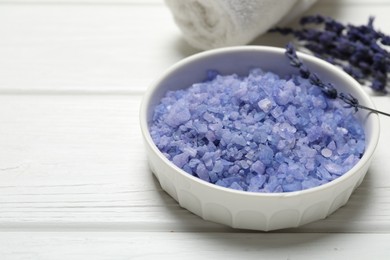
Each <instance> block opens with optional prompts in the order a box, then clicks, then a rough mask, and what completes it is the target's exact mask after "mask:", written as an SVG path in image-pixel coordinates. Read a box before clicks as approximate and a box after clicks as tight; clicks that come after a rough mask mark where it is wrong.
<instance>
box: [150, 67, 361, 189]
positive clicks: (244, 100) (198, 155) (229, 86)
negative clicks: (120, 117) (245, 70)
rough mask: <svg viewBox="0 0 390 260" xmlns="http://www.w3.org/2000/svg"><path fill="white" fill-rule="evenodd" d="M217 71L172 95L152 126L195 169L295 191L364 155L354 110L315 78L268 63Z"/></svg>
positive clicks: (161, 142)
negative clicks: (282, 73) (284, 74)
mask: <svg viewBox="0 0 390 260" xmlns="http://www.w3.org/2000/svg"><path fill="white" fill-rule="evenodd" d="M212 76H213V77H210V78H209V80H208V81H206V82H201V83H196V84H194V85H192V86H191V87H189V88H188V89H185V90H178V91H169V92H168V93H166V95H165V96H164V97H163V98H162V100H161V102H160V104H158V105H157V106H156V108H155V110H154V115H153V120H152V123H151V125H150V133H151V136H152V138H153V140H154V142H155V143H156V146H157V147H158V148H159V149H160V150H161V152H162V153H163V154H164V155H165V156H166V157H167V158H168V159H169V160H171V161H172V162H173V163H174V164H175V165H176V166H178V167H180V168H182V169H183V170H184V171H186V172H188V173H189V174H191V175H193V176H196V177H198V178H200V179H202V180H204V181H207V182H210V183H213V184H216V185H219V186H223V187H227V188H231V189H235V190H243V191H250V192H291V191H297V190H302V189H308V188H312V187H316V186H319V185H322V184H325V183H327V182H329V181H332V180H334V179H335V178H338V177H339V176H340V175H342V174H344V173H345V172H346V171H348V170H349V169H351V168H352V167H353V166H354V165H355V164H356V163H357V161H358V160H359V159H360V158H361V156H362V154H363V152H364V131H363V128H362V126H361V125H360V123H359V122H358V120H357V119H356V118H355V117H354V115H353V113H354V111H353V109H348V108H345V107H343V105H342V104H340V103H339V101H338V100H330V99H327V98H326V97H324V96H323V94H322V92H321V91H320V90H319V89H318V87H317V86H313V85H311V84H310V83H309V82H308V81H307V80H305V79H302V78H300V77H299V76H296V75H292V76H291V77H290V78H287V79H281V78H279V77H278V75H276V74H274V73H270V72H263V71H262V70H261V69H254V70H252V71H251V72H250V73H249V75H248V76H247V77H239V76H237V75H235V74H233V75H226V76H222V75H219V74H216V73H215V72H214V73H213V74H212Z"/></svg>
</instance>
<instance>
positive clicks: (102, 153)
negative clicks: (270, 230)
mask: <svg viewBox="0 0 390 260" xmlns="http://www.w3.org/2000/svg"><path fill="white" fill-rule="evenodd" d="M140 99H141V96H138V95H128V96H125V95H87V94H85V95H78V96H77V95H0V105H1V109H0V122H1V127H0V147H1V149H0V229H2V230H7V229H11V230H23V229H27V230H30V229H31V230H40V229H48V230H51V229H56V228H59V229H71V230H72V229H77V230H78V229H104V230H107V229H114V230H118V229H119V230H121V229H125V230H141V231H146V230H150V231H152V230H155V231H156V230H160V231H194V230H198V231H199V230H201V231H207V230H216V231H221V232H222V231H223V232H225V231H229V230H231V229H228V228H226V227H223V226H220V225H216V224H212V223H209V222H205V221H203V220H201V219H200V218H198V217H197V216H195V215H193V214H191V213H189V212H187V211H186V210H184V209H182V208H180V207H179V206H178V205H177V203H176V202H175V201H174V200H173V199H172V198H170V197H169V196H168V195H167V194H165V192H163V191H162V190H161V188H160V186H159V184H158V183H157V182H156V180H155V179H154V178H153V176H152V174H151V172H150V170H149V169H148V166H147V158H146V155H145V150H144V147H143V143H142V138H141V133H140V129H139V125H138V108H139V105H140ZM374 100H375V103H376V105H377V106H378V108H380V109H383V110H387V111H390V106H389V104H390V102H389V101H390V100H389V98H388V97H375V98H374ZM381 127H382V132H383V133H388V132H389V129H390V120H383V121H382V126H381ZM389 143H390V136H389V135H386V134H383V135H382V137H381V143H380V145H379V147H378V150H377V153H376V155H375V160H374V163H373V165H372V167H371V168H370V172H369V174H368V176H367V177H366V179H365V181H364V182H363V184H362V185H361V187H360V188H358V190H356V192H355V193H354V194H353V196H352V197H351V200H350V201H349V203H348V204H347V206H345V207H343V208H342V209H340V210H339V211H337V212H336V213H335V214H333V215H332V216H330V217H329V218H327V219H326V220H323V221H319V222H316V223H313V224H310V225H307V226H304V227H302V228H301V229H293V230H291V232H317V231H321V232H340V231H341V232H389V231H390V217H389V215H390V188H389V187H390V174H389V170H388V169H390V165H389V161H388V158H387V157H388V151H387V150H386V149H387V144H389Z"/></svg>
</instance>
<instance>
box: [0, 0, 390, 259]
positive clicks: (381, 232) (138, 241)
mask: <svg viewBox="0 0 390 260" xmlns="http://www.w3.org/2000/svg"><path fill="white" fill-rule="evenodd" d="M310 13H322V14H324V15H331V16H333V17H335V18H337V19H339V20H341V21H344V22H350V23H354V24H359V23H360V24H362V23H365V22H366V21H367V20H368V16H369V15H374V16H376V17H377V19H376V22H375V26H376V27H377V28H380V29H381V30H382V31H384V32H386V33H388V34H390V15H389V14H390V1H389V0H356V1H353V0H344V1H341V0H340V1H337V0H322V1H320V2H319V3H318V4H316V5H315V6H314V8H313V9H311V10H310ZM280 42H281V41H280V39H275V38H274V37H271V36H264V37H262V38H259V39H257V40H256V41H255V42H254V43H253V44H273V45H278V44H281V43H280ZM283 44H284V43H283ZM196 52H198V51H197V50H195V49H193V48H191V47H189V46H188V45H187V44H186V43H185V42H184V40H183V39H182V38H181V34H180V32H179V30H178V29H177V27H176V26H175V24H174V23H173V21H172V18H171V14H170V12H169V11H168V9H167V8H166V7H165V6H164V4H163V2H162V0H147V1H145V0H115V1H110V0H71V1H66V0H0V230H1V232H0V259H2V260H3V259H7V260H8V259H98V260H99V259H203V258H205V257H208V258H209V259H211V258H212V257H214V258H217V259H219V258H221V259H346V258H347V257H351V258H352V257H353V258H356V259H390V162H389V161H390V160H389V158H390V157H389V156H390V152H389V150H388V149H389V144H390V118H385V117H381V131H382V135H381V139H380V144H379V147H378V150H377V152H376V154H375V159H374V162H373V165H372V167H371V168H370V170H369V173H368V175H367V176H366V178H365V180H364V182H363V183H362V185H361V186H360V187H359V188H358V189H357V190H356V191H355V192H354V194H353V195H352V197H351V199H350V201H349V202H348V204H347V205H346V206H344V207H343V208H341V209H340V210H338V211H337V212H336V213H334V214H333V215H331V216H330V217H328V218H327V219H325V220H322V221H318V222H315V223H312V224H309V225H306V226H303V227H301V228H298V229H289V230H281V231H278V232H269V233H264V232H249V231H243V230H234V229H231V228H228V227H224V226H221V225H217V224H213V223H210V222H206V221H203V220H201V219H200V218H199V217H197V216H195V215H193V214H191V213H189V212H188V211H186V210H184V209H182V208H180V207H179V206H178V204H177V203H176V202H175V201H174V200H173V199H172V198H170V197H169V196H168V195H167V194H166V193H165V192H163V191H162V190H161V188H160V186H159V184H158V183H157V181H156V179H155V178H154V177H153V175H152V173H151V172H150V170H149V169H148V166H147V161H146V155H145V152H144V147H143V143H142V140H141V133H140V129H139V125H138V109H139V105H140V101H141V98H142V94H143V92H144V90H145V89H146V88H147V86H148V84H149V83H150V82H151V81H152V80H153V79H154V78H155V77H156V76H158V75H159V74H160V73H162V72H163V71H164V70H165V69H166V68H167V67H168V66H170V65H172V64H173V63H175V62H176V61H178V60H180V59H182V58H184V57H187V56H189V55H191V54H194V53H196ZM373 100H374V103H375V104H376V106H377V107H378V108H380V109H382V110H385V111H388V112H389V111H390V96H385V97H373Z"/></svg>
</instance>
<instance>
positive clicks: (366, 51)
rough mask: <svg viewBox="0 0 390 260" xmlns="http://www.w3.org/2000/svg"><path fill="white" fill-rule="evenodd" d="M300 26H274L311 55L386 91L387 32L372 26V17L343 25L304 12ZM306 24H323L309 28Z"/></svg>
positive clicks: (388, 63)
mask: <svg viewBox="0 0 390 260" xmlns="http://www.w3.org/2000/svg"><path fill="white" fill-rule="evenodd" d="M300 24H301V25H302V28H300V29H292V28H274V29H272V30H271V32H279V33H281V34H282V35H288V34H290V35H293V36H294V37H295V38H296V39H297V40H298V41H299V42H301V43H302V45H303V46H304V47H305V48H307V49H308V50H309V51H311V52H312V53H313V54H314V55H316V56H318V57H319V58H322V59H324V60H326V61H328V62H330V63H332V64H334V65H336V66H339V67H341V68H342V69H344V70H345V71H346V72H347V73H348V74H350V75H351V76H352V77H354V78H355V79H356V80H358V81H359V82H361V83H363V82H364V81H371V88H372V89H373V90H374V91H377V92H382V93H386V92H387V90H386V87H387V86H388V81H389V79H390V77H389V73H390V53H389V52H388V51H387V50H386V49H385V46H390V36H388V35H386V34H384V33H382V32H380V31H377V30H375V28H374V17H370V18H369V20H368V23H367V24H366V25H360V26H355V25H350V24H348V25H344V24H342V23H340V22H338V21H336V20H334V19H332V18H330V17H324V16H321V15H313V16H305V17H303V18H302V19H301V21H300ZM310 25H316V26H317V27H318V26H321V25H322V26H323V27H322V28H312V27H309V26H310Z"/></svg>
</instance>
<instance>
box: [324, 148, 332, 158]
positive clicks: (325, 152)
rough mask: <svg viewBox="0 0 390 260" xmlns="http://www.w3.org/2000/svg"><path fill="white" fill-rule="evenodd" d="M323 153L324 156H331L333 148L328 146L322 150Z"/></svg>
mask: <svg viewBox="0 0 390 260" xmlns="http://www.w3.org/2000/svg"><path fill="white" fill-rule="evenodd" d="M321 154H322V156H324V157H326V158H329V157H331V156H332V150H330V149H328V148H324V149H322V150H321Z"/></svg>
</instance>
